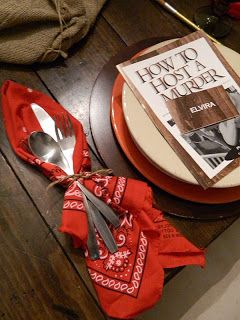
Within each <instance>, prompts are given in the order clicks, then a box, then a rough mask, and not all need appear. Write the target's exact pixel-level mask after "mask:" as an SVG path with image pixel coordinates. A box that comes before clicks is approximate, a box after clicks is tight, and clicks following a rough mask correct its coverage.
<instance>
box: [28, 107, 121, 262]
mask: <svg viewBox="0 0 240 320" xmlns="http://www.w3.org/2000/svg"><path fill="white" fill-rule="evenodd" d="M31 107H32V110H33V112H34V114H35V116H36V117H37V119H38V121H39V123H40V125H41V127H42V129H43V132H42V131H37V132H32V133H31V134H30V136H29V137H28V145H29V148H30V150H31V152H32V154H34V155H35V156H36V157H38V158H39V159H41V160H42V161H44V162H49V163H52V164H55V165H57V166H58V167H60V168H61V169H62V170H63V171H64V172H66V174H68V175H73V174H74V169H73V151H74V147H75V144H76V137H75V133H74V128H73V125H72V122H71V120H70V118H69V116H68V115H67V116H66V115H64V114H63V115H61V116H60V117H59V116H58V117H57V116H55V117H54V118H51V117H50V115H49V114H48V113H47V112H46V111H45V110H44V109H43V108H42V107H40V106H39V105H37V104H32V105H31ZM77 185H78V187H79V189H80V190H81V191H82V196H83V204H84V207H85V209H86V212H87V216H88V240H87V246H88V251H89V254H90V257H91V259H93V260H95V259H98V258H99V256H100V255H99V248H98V243H97V238H96V231H95V228H96V230H97V231H98V233H99V235H100V236H101V238H102V240H103V241H104V243H105V245H106V247H107V248H108V250H109V251H110V252H111V253H114V252H116V251H117V250H118V247H117V244H116V242H115V240H114V237H113V235H112V233H111V231H110V229H109V226H108V224H107V222H106V220H107V221H108V222H109V223H110V224H111V225H113V227H114V228H117V227H119V225H120V221H119V217H118V216H117V214H116V213H115V212H114V211H113V210H112V209H111V208H110V207H109V206H108V205H106V204H105V203H104V202H103V201H102V200H101V199H99V198H98V197H96V196H95V195H94V194H93V193H92V192H90V191H89V190H88V189H87V188H86V187H85V186H84V185H83V184H82V183H80V182H79V180H78V181H77Z"/></svg>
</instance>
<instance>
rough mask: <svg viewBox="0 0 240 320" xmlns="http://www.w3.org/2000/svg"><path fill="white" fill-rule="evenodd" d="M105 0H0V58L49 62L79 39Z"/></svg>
mask: <svg viewBox="0 0 240 320" xmlns="http://www.w3.org/2000/svg"><path fill="white" fill-rule="evenodd" d="M105 1H106V0H0V61H2V62H9V63H18V64H31V63H34V62H49V61H53V60H55V59H56V58H57V57H59V56H60V55H61V56H62V57H64V58H66V57H67V51H68V49H69V48H70V47H71V46H72V45H73V44H74V43H76V42H78V41H79V40H80V39H82V38H83V37H84V36H85V35H86V34H87V32H88V31H89V28H90V27H91V25H92V24H93V23H94V21H95V18H96V16H97V14H98V12H99V11H100V9H101V8H102V6H103V4H104V3H105Z"/></svg>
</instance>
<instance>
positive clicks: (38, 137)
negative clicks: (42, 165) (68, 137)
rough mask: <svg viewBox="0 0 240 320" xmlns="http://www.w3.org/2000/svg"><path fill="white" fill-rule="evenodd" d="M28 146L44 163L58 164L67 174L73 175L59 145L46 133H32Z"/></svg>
mask: <svg viewBox="0 0 240 320" xmlns="http://www.w3.org/2000/svg"><path fill="white" fill-rule="evenodd" d="M28 145H29V148H30V150H31V152H32V153H33V154H34V155H35V156H36V157H38V158H39V159H41V160H42V161H44V162H50V163H53V164H56V165H57V166H58V167H60V168H61V169H62V170H64V171H65V172H66V173H67V174H72V172H70V170H71V169H70V167H69V164H68V162H67V160H66V158H65V157H64V154H63V152H62V150H61V148H60V146H59V144H58V143H57V142H56V141H55V140H54V139H53V138H52V137H51V136H50V135H49V134H47V133H46V132H41V131H34V132H32V133H31V134H30V136H29V138H28Z"/></svg>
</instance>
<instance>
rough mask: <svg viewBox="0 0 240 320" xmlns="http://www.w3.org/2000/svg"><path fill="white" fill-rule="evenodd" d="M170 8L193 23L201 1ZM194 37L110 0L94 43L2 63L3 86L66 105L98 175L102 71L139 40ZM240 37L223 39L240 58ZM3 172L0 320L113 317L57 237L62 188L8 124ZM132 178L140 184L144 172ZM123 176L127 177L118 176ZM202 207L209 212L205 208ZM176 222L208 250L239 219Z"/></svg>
mask: <svg viewBox="0 0 240 320" xmlns="http://www.w3.org/2000/svg"><path fill="white" fill-rule="evenodd" d="M169 2H170V3H171V4H172V5H174V6H175V7H177V8H178V9H179V10H180V11H181V12H183V13H184V14H185V15H186V16H188V17H190V18H192V15H193V13H194V10H195V9H196V8H197V7H198V6H199V1H197V0H194V1H193V0H192V1H177V0H174V1H172V0H171V1H170V0H169ZM206 2H207V1H205V0H204V1H201V4H205V3H206ZM191 31H192V30H190V29H189V28H188V27H186V26H185V25H183V24H182V22H180V21H178V20H176V19H175V18H174V17H172V16H171V15H170V14H169V13H167V12H166V11H164V10H163V9H162V8H161V7H160V6H159V5H158V4H157V3H156V2H155V1H151V0H150V1H149V0H139V1H137V5H136V1H134V0H114V1H113V0H109V1H108V2H107V4H106V5H105V7H104V9H103V10H102V12H101V14H100V16H99V17H98V19H97V21H96V23H95V25H94V26H93V28H92V30H91V31H90V33H89V34H88V36H87V37H86V38H85V39H84V40H83V41H81V42H80V43H79V44H77V45H75V46H74V48H73V49H72V50H71V54H70V57H69V58H68V59H67V60H66V61H63V60H61V59H59V60H58V61H56V62H55V63H52V64H48V65H34V66H29V67H21V66H15V65H6V64H1V66H0V69H1V72H0V84H2V82H3V81H4V80H6V79H12V80H14V81H17V82H19V83H21V84H23V85H26V86H27V87H32V88H34V89H37V90H40V91H42V92H45V93H47V94H49V95H50V96H52V97H53V98H55V99H56V100H57V101H58V102H60V103H61V104H62V105H63V106H64V107H65V108H67V109H68V111H70V112H71V113H72V114H73V115H74V116H75V117H76V118H77V119H78V120H80V121H81V122H82V123H83V124H84V127H85V131H86V133H87V135H88V136H87V138H88V142H89V145H90V147H91V150H92V151H93V152H91V157H92V162H93V168H100V167H102V162H101V159H100V157H99V155H98V154H97V152H96V149H95V147H94V144H93V139H92V136H91V132H90V130H89V102H90V96H91V91H92V88H93V86H94V82H95V80H96V78H97V76H98V74H99V72H100V71H101V69H102V68H103V66H104V65H105V63H107V62H108V60H109V59H110V58H111V57H112V56H114V55H115V54H116V53H117V52H119V51H120V50H121V49H123V48H125V47H126V46H129V45H131V44H133V43H135V42H137V41H140V40H144V39H147V38H150V37H159V36H161V37H171V38H177V37H181V36H183V35H185V34H188V33H189V32H191ZM239 31H240V26H239V23H238V22H234V27H233V30H232V32H231V34H230V35H229V36H228V37H227V38H225V39H223V40H222V42H223V43H224V44H226V45H228V46H229V47H231V48H232V49H234V50H236V51H238V52H240V42H239ZM102 103H104V101H103V102H102ZM102 110H103V112H105V111H104V109H102ZM103 116H105V117H108V116H109V115H108V114H105V115H104V114H103ZM1 118H2V117H1ZM100 120H101V119H99V121H100ZM0 165H1V171H0V178H1V180H0V181H1V189H0V190H1V191H0V199H1V206H0V251H1V259H0V294H1V302H0V318H1V319H3V320H22V319H23V320H25V319H28V320H36V319H37V320H38V319H41V320H45V319H56V320H58V319H70V320H72V319H104V318H106V316H105V315H104V314H103V312H102V311H101V310H100V307H99V305H98V302H97V299H96V295H95V292H94V290H93V287H92V284H91V281H90V280H89V276H88V272H87V270H86V267H85V263H84V258H83V255H82V253H81V252H80V251H79V250H75V249H73V247H72V245H71V243H70V240H69V238H68V237H65V236H64V235H62V234H61V233H59V232H58V226H59V223H60V219H61V206H62V202H63V194H64V191H63V190H62V189H61V188H58V187H56V188H54V189H52V190H50V191H49V192H48V193H47V192H46V187H47V185H48V183H49V182H48V181H47V179H46V178H45V177H44V176H42V174H41V173H39V172H38V171H37V170H35V169H34V168H32V167H31V166H29V165H27V164H25V163H23V162H22V161H21V160H19V159H18V158H17V157H16V156H15V154H14V153H13V151H12V150H11V147H10V146H9V143H8V140H7V138H6V135H5V130H4V127H3V122H2V120H1V121H0ZM132 171H133V172H135V176H136V177H137V176H138V173H137V172H136V171H135V170H134V169H133V170H132ZM117 174H125V172H120V170H119V172H117ZM168 199H172V198H171V196H170V198H169V195H168V194H167V193H165V192H162V191H161V192H159V199H157V200H158V201H160V202H161V203H162V205H163V208H164V206H165V207H167V203H169V200H168ZM178 203H179V206H178ZM175 206H176V208H178V209H177V210H179V212H180V211H181V208H183V207H181V206H182V204H181V201H179V200H178V199H176V203H175ZM199 208H200V209H201V210H202V211H205V210H208V208H207V207H206V206H202V205H200V206H199ZM200 209H199V210H200ZM184 210H185V211H186V212H189V214H190V213H191V212H192V207H191V205H190V204H188V203H186V204H185V205H184ZM169 219H170V220H171V222H172V223H173V224H174V225H176V226H177V227H178V228H179V229H180V230H181V231H182V232H183V233H184V234H185V235H186V236H187V237H188V238H189V239H190V240H192V241H193V242H194V243H196V244H197V245H199V246H206V245H208V244H209V243H210V242H211V241H213V239H215V238H216V237H217V236H218V235H220V234H221V232H223V231H224V230H225V229H226V228H227V227H228V226H229V225H230V224H231V223H232V222H233V221H234V220H235V219H236V218H226V219H223V220H218V221H202V222H199V221H192V220H185V219H182V218H178V217H173V216H171V217H169ZM174 274H175V271H172V272H171V273H169V274H168V278H167V279H170V277H172V276H173V275H174ZM146 319H147V318H146Z"/></svg>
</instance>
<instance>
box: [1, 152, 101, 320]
mask: <svg viewBox="0 0 240 320" xmlns="http://www.w3.org/2000/svg"><path fill="white" fill-rule="evenodd" d="M0 166H1V172H0V181H1V182H3V181H4V183H1V187H0V188H1V189H0V199H1V207H0V239H1V242H0V256H1V264H0V278H1V280H0V282H1V284H0V295H1V299H0V317H1V319H14V320H18V319H19V320H20V319H24V320H25V319H34V320H37V319H39V320H40V319H41V320H42V319H104V316H103V314H102V312H101V311H100V310H99V308H98V307H97V306H96V303H95V301H94V299H93V298H92V296H91V295H90V293H89V292H88V290H87V289H86V287H85V285H84V284H83V283H82V280H81V278H80V277H79V275H78V274H77V272H76V271H75V270H74V269H73V267H72V265H71V264H70V263H69V261H68V260H67V258H66V256H65V255H64V254H63V252H62V250H61V248H60V247H59V244H58V243H57V241H56V240H55V239H54V237H53V235H52V233H51V230H49V228H48V227H47V226H46V224H45V223H44V222H43V220H42V219H41V217H40V215H39V214H38V212H37V209H36V207H35V206H34V205H33V203H32V201H31V199H30V198H29V197H28V196H27V194H26V192H25V191H24V190H23V188H22V186H21V184H20V183H19V181H18V180H17V178H16V177H15V175H14V174H13V172H12V170H11V168H10V167H9V165H8V164H7V162H6V160H5V159H4V158H3V156H2V155H0ZM13 197H14V201H13Z"/></svg>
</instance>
